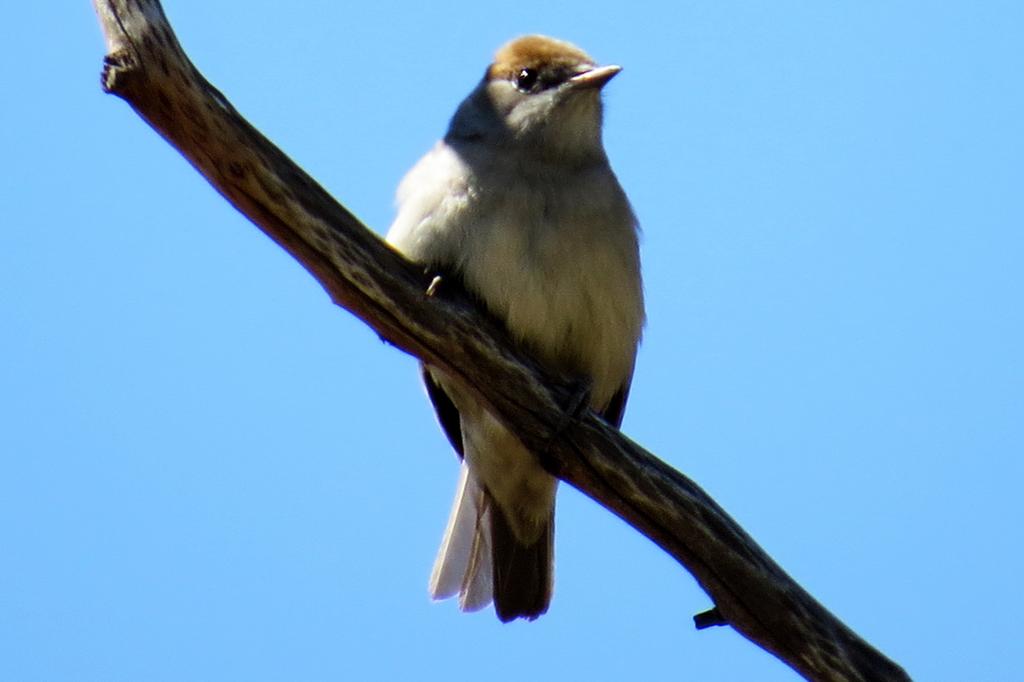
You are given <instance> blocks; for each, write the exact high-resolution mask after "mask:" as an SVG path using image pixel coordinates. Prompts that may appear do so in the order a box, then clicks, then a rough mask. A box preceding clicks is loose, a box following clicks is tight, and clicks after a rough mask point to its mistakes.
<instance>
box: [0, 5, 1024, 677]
mask: <svg viewBox="0 0 1024 682" xmlns="http://www.w3.org/2000/svg"><path fill="white" fill-rule="evenodd" d="M369 5H373V8H372V9H371V8H369ZM1022 7H1024V6H1022V5H1021V4H1020V3H1011V2H977V3H975V2H947V3H925V2H904V3H882V2H865V3H811V2H775V3H770V4H769V3H734V2H711V1H708V0H703V1H699V2H696V1H695V2H688V3H664V4H650V5H643V6H641V5H637V4H634V5H632V6H627V5H624V4H623V3H610V2H587V3H580V2H574V1H568V2H563V3H550V2H532V1H529V0H523V1H522V2H518V3H515V4H514V6H510V5H508V4H507V3H506V4H497V3H489V2H477V3H451V4H448V5H440V6H439V5H438V4H437V3H407V4H402V3H389V2H377V3H334V2H327V1H323V0H321V1H319V2H312V1H310V2H296V3H288V4H281V3H278V2H269V1H263V2H248V3H237V2H213V1H208V2H195V1H192V2H187V1H179V2H174V1H168V2H167V4H166V10H167V12H168V14H169V16H170V18H171V21H172V22H173V24H174V26H175V28H176V30H177V32H178V35H179V38H180V39H181V41H182V43H183V45H184V46H185V48H186V50H187V51H188V52H189V53H190V55H191V56H192V58H193V59H194V60H195V62H196V64H197V65H198V66H199V68H200V69H201V70H202V71H203V72H204V73H205V75H206V76H207V77H208V78H210V80H211V81H212V82H213V83H214V84H215V85H217V86H218V87H219V88H221V89H222V90H223V91H224V92H225V94H226V95H227V96H228V97H229V98H230V99H231V100H232V101H233V103H234V104H235V105H236V106H237V107H238V108H239V110H240V111H241V112H242V113H243V114H244V115H246V116H247V117H248V118H249V119H250V120H251V121H252V122H253V123H254V124H255V125H257V126H258V127H259V128H260V129H261V130H263V131H264V132H265V133H266V134H267V135H268V136H269V137H270V138H271V139H273V140H274V141H276V142H277V143H278V144H279V145H281V146H282V147H283V148H284V149H285V150H286V151H287V152H288V153H289V154H290V155H292V156H293V158H295V159H296V160H297V161H298V162H299V163H300V164H302V165H303V166H304V167H305V168H306V169H307V170H309V171H310V172H311V173H312V174H313V175H314V176H315V177H317V178H318V179H319V180H320V181H321V182H322V183H323V184H324V185H325V186H326V187H327V188H328V189H329V190H330V191H331V192H333V193H334V194H335V196H337V197H338V198H339V199H340V200H341V201H343V202H344V203H345V204H346V205H347V206H349V207H350V208H352V209H353V210H354V211H355V212H356V213H357V214H358V215H360V216H361V217H362V218H363V219H365V221H366V222H367V224H368V225H370V226H371V227H372V228H374V229H376V230H378V231H383V230H385V229H386V227H387V225H388V223H389V221H390V219H391V216H392V196H393V190H394V187H395V186H396V185H397V183H398V181H399V179H400V178H401V176H402V175H403V173H404V171H405V170H406V169H407V168H408V167H409V166H411V165H412V163H414V162H415V160H416V159H417V158H418V157H419V156H420V155H421V154H422V153H424V152H425V151H426V150H427V149H428V148H429V146H430V145H431V144H432V142H433V141H434V140H435V139H436V138H437V137H438V136H440V135H441V134H442V132H443V130H444V128H445V126H446V123H447V120H448V117H449V116H450V115H451V113H452V112H453V111H454V108H455V106H456V104H457V103H458V102H459V100H460V99H461V98H462V97H463V96H464V95H465V94H466V93H467V92H469V90H470V89H471V88H472V87H473V86H474V84H475V83H476V81H477V79H478V78H479V77H480V75H481V74H482V72H483V69H484V67H485V65H486V63H487V62H488V60H489V58H490V56H491V54H492V53H493V51H494V49H495V48H496V47H498V46H499V45H500V44H501V43H503V42H504V41H505V40H507V39H509V38H511V37H513V36H516V35H519V34H522V33H526V32H544V33H549V34H552V35H556V36H559V37H563V38H566V39H570V40H572V41H574V42H577V43H578V44H580V45H581V46H582V47H584V48H585V49H587V50H588V51H590V52H591V53H592V54H593V55H595V57H597V59H598V60H600V61H603V62H605V63H612V62H614V63H619V64H622V65H623V66H624V67H625V70H624V72H623V73H622V74H621V76H619V77H618V78H616V79H615V81H614V82H613V83H612V84H611V85H610V86H609V87H608V89H607V91H606V94H607V104H608V106H607V126H606V131H607V132H606V142H607V147H608V150H609V154H610V156H611V158H612V161H613V164H614V166H615V168H616V170H617V172H618V173H619V176H620V178H621V180H622V182H623V184H624V185H625V187H626V188H627V191H628V192H629V193H630V196H631V197H632V200H633V202H634V205H635V208H636V211H637V213H638V214H639V216H640V219H641V222H642V224H643V226H644V229H645V236H644V241H643V257H644V265H645V276H646V290H647V295H648V302H649V324H648V327H647V332H646V338H645V342H644V345H643V348H642V350H641V353H640V358H639V365H638V371H637V375H636V379H635V382H634V388H633V394H632V402H631V405H630V409H629V410H628V413H627V418H626V422H625V425H624V430H625V431H626V432H627V433H628V434H629V435H630V436H631V437H633V438H634V439H636V440H637V441H639V442H640V443H642V444H644V445H645V446H646V447H648V448H649V449H650V450H652V451H653V452H656V453H657V454H659V455H660V456H661V457H663V458H664V459H666V460H667V461H669V462H670V463H672V464H673V465H674V466H676V467H678V468H679V469H681V470H682V471H684V472H685V473H687V474H688V475H690V476H691V477H693V478H694V479H695V480H696V481H698V482H699V483H700V484H701V485H703V486H704V487H705V488H706V489H707V490H708V491H709V492H710V493H711V494H712V495H713V496H714V497H715V498H716V499H717V500H719V502H720V503H721V504H722V505H723V506H724V507H725V508H726V509H727V510H729V511H730V513H732V514H733V515H734V516H735V517H736V518H737V520H739V521H740V523H741V524H743V525H744V526H745V527H746V528H747V529H748V530H749V531H750V533H751V534H752V535H753V536H754V537H755V538H757V540H758V541H759V542H761V543H762V544H763V546H764V547H765V548H766V549H767V550H768V551H769V552H770V553H772V554H773V556H775V558H776V559H777V560H778V561H779V562H780V563H781V564H782V565H783V566H784V567H785V568H786V569H787V570H788V571H789V572H791V574H792V575H793V576H794V577H795V578H796V579H797V580H798V581H800V582H801V583H802V584H803V585H804V586H805V587H806V588H807V589H808V590H809V591H810V592H811V593H812V594H814V595H815V596H816V597H817V598H819V599H820V600H821V601H822V602H823V603H824V604H825V605H826V606H828V607H829V608H830V609H832V610H833V611H834V612H835V613H836V614H837V615H839V616H840V617H841V618H842V619H844V621H845V622H846V623H847V624H849V625H850V626H851V627H852V628H853V629H854V630H856V631H857V632H859V633H860V634H861V635H862V636H864V637H865V638H866V639H867V640H869V641H870V642H872V643H873V644H874V645H876V646H877V647H879V648H880V649H882V650H883V651H884V652H886V653H887V654H888V655H889V656H891V657H892V658H893V659H895V660H896V661H898V662H899V663H901V664H902V665H904V666H905V667H906V668H907V670H908V671H909V672H910V674H911V675H912V676H914V677H916V678H917V679H920V680H1007V679H1012V678H1014V677H1016V676H1017V675H1018V674H1019V657H1020V643H1021V641H1022V637H1024V631H1022V630H1024V629H1022V627H1021V619H1020V613H1021V610H1022V608H1024V596H1022V595H1024V591H1022V590H1021V589H1020V575H1021V573H1022V571H1024V559H1022V554H1021V548H1020V539H1021V531H1020V522H1021V518H1022V511H1024V503H1022V495H1021V492H1020V483H1021V474H1022V464H1021V450H1022V447H1021V442H1022V439H1024V390H1022V381H1024V365H1022V362H1021V349H1022V347H1024V315H1022V306H1021V295H1022V293H1024V276H1022V274H1021V261H1022V257H1024V231H1022V229H1024V205H1022V204H1024V199H1022V197H1024V192H1022V180H1024V172H1022V171H1024V168H1022V166H1024V162H1022V159H1024V94H1022V90H1024V79H1022V78H1021V73H1022V71H1024V58H1022V50H1021V43H1020V40H1021V35H1022V34H1024V21H1022V19H1024V16H1022V13H1024V10H1022ZM0 31H2V32H3V34H4V43H5V44H6V45H7V46H8V49H7V55H8V58H7V61H8V69H7V79H6V83H5V86H4V88H3V90H2V91H0V99H2V113H0V117H2V118H3V122H4V124H3V125H2V126H0V149H2V150H3V157H4V169H5V170H4V172H3V173H2V174H0V204H2V207H3V212H2V218H0V223H2V232H0V234H2V248H0V320H2V322H0V328H2V331H0V679H3V680H26V681H27V680H47V681H54V680H76V681H77V680H243V679H244V680H341V679H410V678H411V679H425V680H429V679H446V680H449V679H471V678H472V679H487V680H506V679H507V680H512V679H522V678H524V677H529V678H530V679H535V680H554V679H585V678H589V679H596V680H614V679H684V680H685V679H691V680H698V679H699V680H752V679H757V680H792V679H795V678H796V675H795V674H794V673H793V672H792V671H791V670H789V669H788V668H786V667H785V666H784V665H783V664H781V663H779V662H778V661H776V660H775V659H774V658H772V657H771V656H769V655H768V654H765V653H763V652H762V651H760V650H759V649H757V648H756V647H754V646H753V645H751V644H749V643H748V642H746V641H745V640H743V639H742V637H740V636H739V635H738V634H736V633H735V632H733V631H731V630H729V629H726V628H717V629H714V630H710V631H704V632H695V631H694V630H693V628H692V624H691V620H690V617H691V616H692V614H694V613H696V612H698V611H702V610H704V609H706V608H708V607H709V606H710V603H709V600H708V598H707V597H706V595H705V594H704V593H703V592H702V591H701V590H700V589H699V588H698V587H697V586H696V585H695V583H694V582H693V580H692V579H691V578H690V577H689V575H688V574H687V573H686V572H685V571H683V570H682V569H681V568H680V567H679V566H678V565H676V564H675V563H674V562H673V561H672V560H671V559H670V558H669V557H667V556H666V555H664V554H663V553H662V552H661V551H660V550H658V549H657V548H656V547H655V546H653V545H652V544H651V543H650V542H648V541H647V540H646V539H644V538H642V537H641V536H639V535H638V534H637V533H635V532H634V531H632V530H631V529H630V528H628V527H627V526H626V525H625V524H623V523H622V522H621V521H619V520H617V519H616V518H614V517H613V516H612V515H611V514H609V513H607V512H606V511H604V510H603V509H601V508H599V507H598V506H597V505H595V504H594V503H592V502H590V501H589V500H587V499H586V498H584V497H583V496H582V495H580V494H579V493H577V492H576V491H574V490H571V489H569V488H567V487H563V490H562V492H561V495H560V497H559V512H558V514H559V521H558V533H557V535H558V540H557V554H558V571H557V572H558V576H557V585H556V595H555V601H554V603H553V606H552V609H551V611H550V613H549V614H548V615H546V616H545V617H543V618H542V619H541V620H539V621H537V622H535V623H532V624H526V623H516V624H513V625H510V626H502V625H501V624H499V623H498V622H497V620H496V619H495V618H494V617H493V615H492V614H491V613H490V612H484V613H480V614H476V615H462V614H459V613H458V612H457V609H456V608H455V606H454V604H452V603H450V602H449V603H440V604H432V603H431V602H430V601H429V600H428V598H427V595H426V581H427V576H428V574H429V571H430V567H431V564H432V561H433V558H434V553H435V551H436V548H437V544H438V542H439V540H440V537H441V532H442V530H443V527H444V523H445V520H446V518H447V514H448V507H449V503H450V500H451V495H452V492H453V489H454V485H455V478H456V470H457V468H456V459H455V457H454V456H453V455H452V454H451V452H450V451H449V449H448V446H447V443H446V441H445V439H444V437H443V436H442V435H441V433H440V431H439V429H438V428H437V426H436V424H435V422H434V418H433V416H432V413H431V411H430V409H429V407H428V403H427V401H426V399H425V398H424V396H423V394H422V391H421V389H420V388H419V386H418V384H417V377H416V374H417V373H416V365H415V362H414V360H413V359H412V358H409V357H406V356H404V355H402V354H400V353H399V352H397V351H395V350H394V349H392V348H390V347H388V346H386V345H384V344H382V343H381V342H380V340H379V339H378V338H377V337H376V336H375V335H374V334H373V333H372V332H371V331H370V330H369V329H368V328H366V327H365V326H364V325H363V324H362V323H361V322H359V321H358V320H356V319H355V318H353V317H352V316H351V315H349V314H348V313H346V312H344V311H342V310H340V309H338V308H335V307H334V306H332V305H331V304H330V302H329V300H328V299H327V297H326V296H325V294H324V293H323V291H322V290H321V289H320V288H319V287H318V285H317V284H316V283H315V282H314V281H313V280H312V278H311V277H310V276H309V275H308V274H307V273H306V272H305V271H304V270H303V269H302V268H301V267H300V266H298V265H297V264H296V263H295V262H293V261H292V260H291V259H290V258H289V257H288V256H287V255H286V254H285V253H284V252H283V251H281V250H280V249H279V248H278V247H276V246H275V245H274V244H273V243H271V242H270V240H269V239H267V238H266V237H264V236H263V235H262V234H261V233H260V232H259V231H258V230H256V229H255V228H254V227H253V226H252V225H251V224H249V223H248V222H247V221H246V220H245V219H244V218H242V217H241V216H240V215H239V214H237V213H236V212H235V211H234V210H233V209H232V208H231V207H230V206H228V205H227V204H226V203H225V202H224V201H223V200H222V199H221V198H220V197H219V196H218V195H217V194H216V193H215V192H214V191H213V190H212V189H211V188H210V187H209V186H208V185H207V184H206V183H205V182H204V181H203V180H202V178H200V177H199V176H198V175H197V174H196V173H195V172H194V171H193V170H192V169H191V168H190V167H189V166H188V164H187V163H185V162H184V161H183V160H182V159H181V157H180V156H179V155H178V154H177V153H176V152H175V151H174V150H173V149H171V148H170V147H169V146H168V145H167V144H166V143H164V142H163V141H162V140H161V139H160V138H159V137H157V136H156V135H155V134H154V133H153V132H152V131H151V130H150V129H149V128H148V127H147V126H146V125H145V124H144V123H143V122H142V121H141V120H140V119H138V117H137V116H136V115H135V114H134V113H133V112H132V111H131V110H130V109H129V108H128V106H127V105H125V104H124V103H123V102H121V101H120V100H118V99H116V98H114V97H109V96H105V95H103V94H102V93H101V91H100V88H99V71H100V64H101V59H102V56H103V53H104V49H103V43H102V39H101V36H100V32H99V29H98V25H97V22H96V20H95V17H94V16H93V13H92V10H91V8H90V6H89V4H88V3H86V2H84V0H82V1H79V2H74V3H14V4H13V5H12V6H11V7H10V8H9V9H8V11H7V13H6V15H5V25H4V27H3V29H0Z"/></svg>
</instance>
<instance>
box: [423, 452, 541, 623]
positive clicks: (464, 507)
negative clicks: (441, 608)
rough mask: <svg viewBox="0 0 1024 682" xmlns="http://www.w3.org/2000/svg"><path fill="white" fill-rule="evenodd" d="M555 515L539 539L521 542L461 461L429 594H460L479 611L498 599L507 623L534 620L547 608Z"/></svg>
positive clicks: (465, 606) (500, 613)
mask: <svg viewBox="0 0 1024 682" xmlns="http://www.w3.org/2000/svg"><path fill="white" fill-rule="evenodd" d="M553 559H554V513H553V512H552V515H551V516H550V517H549V518H548V519H547V521H546V522H545V527H544V528H542V529H541V532H540V534H539V535H538V536H537V539H536V540H535V541H534V542H532V543H530V544H526V543H523V542H522V541H520V540H519V539H518V538H517V537H516V535H515V533H514V532H513V530H512V527H511V526H510V525H509V523H508V520H507V519H506V518H505V514H504V513H503V512H502V511H501V510H500V509H499V508H498V506H497V505H496V504H494V502H493V500H492V499H491V497H490V495H488V493H487V491H486V489H484V488H483V486H482V485H481V484H480V483H479V482H478V481H476V480H475V477H474V476H472V475H471V474H470V473H469V468H468V467H467V466H466V464H465V463H463V464H462V471H461V474H460V477H459V487H458V491H457V492H456V494H455V502H454V504H453V505H452V512H451V516H450V517H449V519H448V528H447V529H446V530H445V535H444V540H443V541H442V542H441V549H440V551H439V552H438V555H437V560H436V562H435V563H434V571H433V573H432V574H431V576H430V595H431V596H432V597H433V598H434V599H447V598H448V597H453V596H455V595H456V594H458V595H459V608H461V609H462V610H463V611H476V610H478V609H482V608H483V607H485V606H487V605H488V604H489V603H491V601H492V600H493V601H494V609H495V611H496V612H497V614H498V618H500V619H501V620H502V621H503V622H506V623H507V622H509V621H511V620H514V619H515V618H526V619H527V620H533V619H534V618H536V617H537V616H539V615H541V614H542V613H544V612H545V611H547V610H548V604H549V603H550V602H551V589H552V584H553V573H554V570H553V567H554V561H553Z"/></svg>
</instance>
